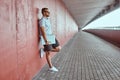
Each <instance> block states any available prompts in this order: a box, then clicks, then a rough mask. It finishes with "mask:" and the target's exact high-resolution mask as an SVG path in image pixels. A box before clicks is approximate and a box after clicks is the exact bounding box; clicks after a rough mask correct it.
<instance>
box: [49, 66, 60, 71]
mask: <svg viewBox="0 0 120 80" xmlns="http://www.w3.org/2000/svg"><path fill="white" fill-rule="evenodd" d="M49 70H50V71H54V72H58V69H57V68H55V67H54V66H53V67H52V68H50V69H49Z"/></svg>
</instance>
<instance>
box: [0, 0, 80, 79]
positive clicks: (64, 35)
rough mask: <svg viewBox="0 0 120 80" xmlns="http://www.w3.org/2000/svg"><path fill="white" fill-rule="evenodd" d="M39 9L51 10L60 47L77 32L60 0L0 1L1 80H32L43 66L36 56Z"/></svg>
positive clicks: (43, 59)
mask: <svg viewBox="0 0 120 80" xmlns="http://www.w3.org/2000/svg"><path fill="white" fill-rule="evenodd" d="M42 7H48V8H49V9H50V12H51V22H52V29H53V32H54V33H55V34H56V37H57V38H58V40H59V42H60V44H61V45H62V46H63V45H64V44H65V43H66V42H67V41H68V40H69V39H70V38H71V37H72V36H73V35H74V34H75V33H76V32H77V27H78V26H77V24H76V23H75V21H74V19H73V17H72V16H71V14H70V13H69V12H68V10H67V8H66V7H65V5H64V4H63V3H62V2H61V0H0V80H31V79H32V78H33V76H34V75H35V74H37V73H38V72H39V71H40V69H41V68H42V67H43V66H44V65H45V63H46V60H45V57H43V58H40V57H39V50H38V40H39V39H38V36H39V35H38V26H37V19H38V18H37V13H36V11H37V10H36V9H37V8H39V9H41V8H42ZM55 54H56V53H53V54H52V55H51V56H54V55H55Z"/></svg>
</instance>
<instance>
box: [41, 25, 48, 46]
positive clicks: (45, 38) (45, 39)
mask: <svg viewBox="0 0 120 80" xmlns="http://www.w3.org/2000/svg"><path fill="white" fill-rule="evenodd" d="M40 30H41V33H42V36H43V39H44V41H45V43H46V44H48V41H47V37H46V33H45V29H44V27H42V26H41V27H40Z"/></svg>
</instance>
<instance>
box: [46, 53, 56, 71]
mask: <svg viewBox="0 0 120 80" xmlns="http://www.w3.org/2000/svg"><path fill="white" fill-rule="evenodd" d="M46 59H47V63H48V65H49V70H50V71H55V72H57V71H58V69H57V68H55V67H54V66H53V65H52V62H51V57H50V51H47V52H46Z"/></svg>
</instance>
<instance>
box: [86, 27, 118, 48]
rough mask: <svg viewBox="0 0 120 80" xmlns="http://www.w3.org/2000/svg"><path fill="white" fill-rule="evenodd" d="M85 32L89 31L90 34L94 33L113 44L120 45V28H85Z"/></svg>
mask: <svg viewBox="0 0 120 80" xmlns="http://www.w3.org/2000/svg"><path fill="white" fill-rule="evenodd" d="M85 31H87V32H90V33H92V34H95V35H97V36H99V37H101V38H103V39H105V40H107V41H109V42H111V43H113V44H114V45H116V46H118V47H120V36H119V34H120V30H112V29H88V30H85Z"/></svg>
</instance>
